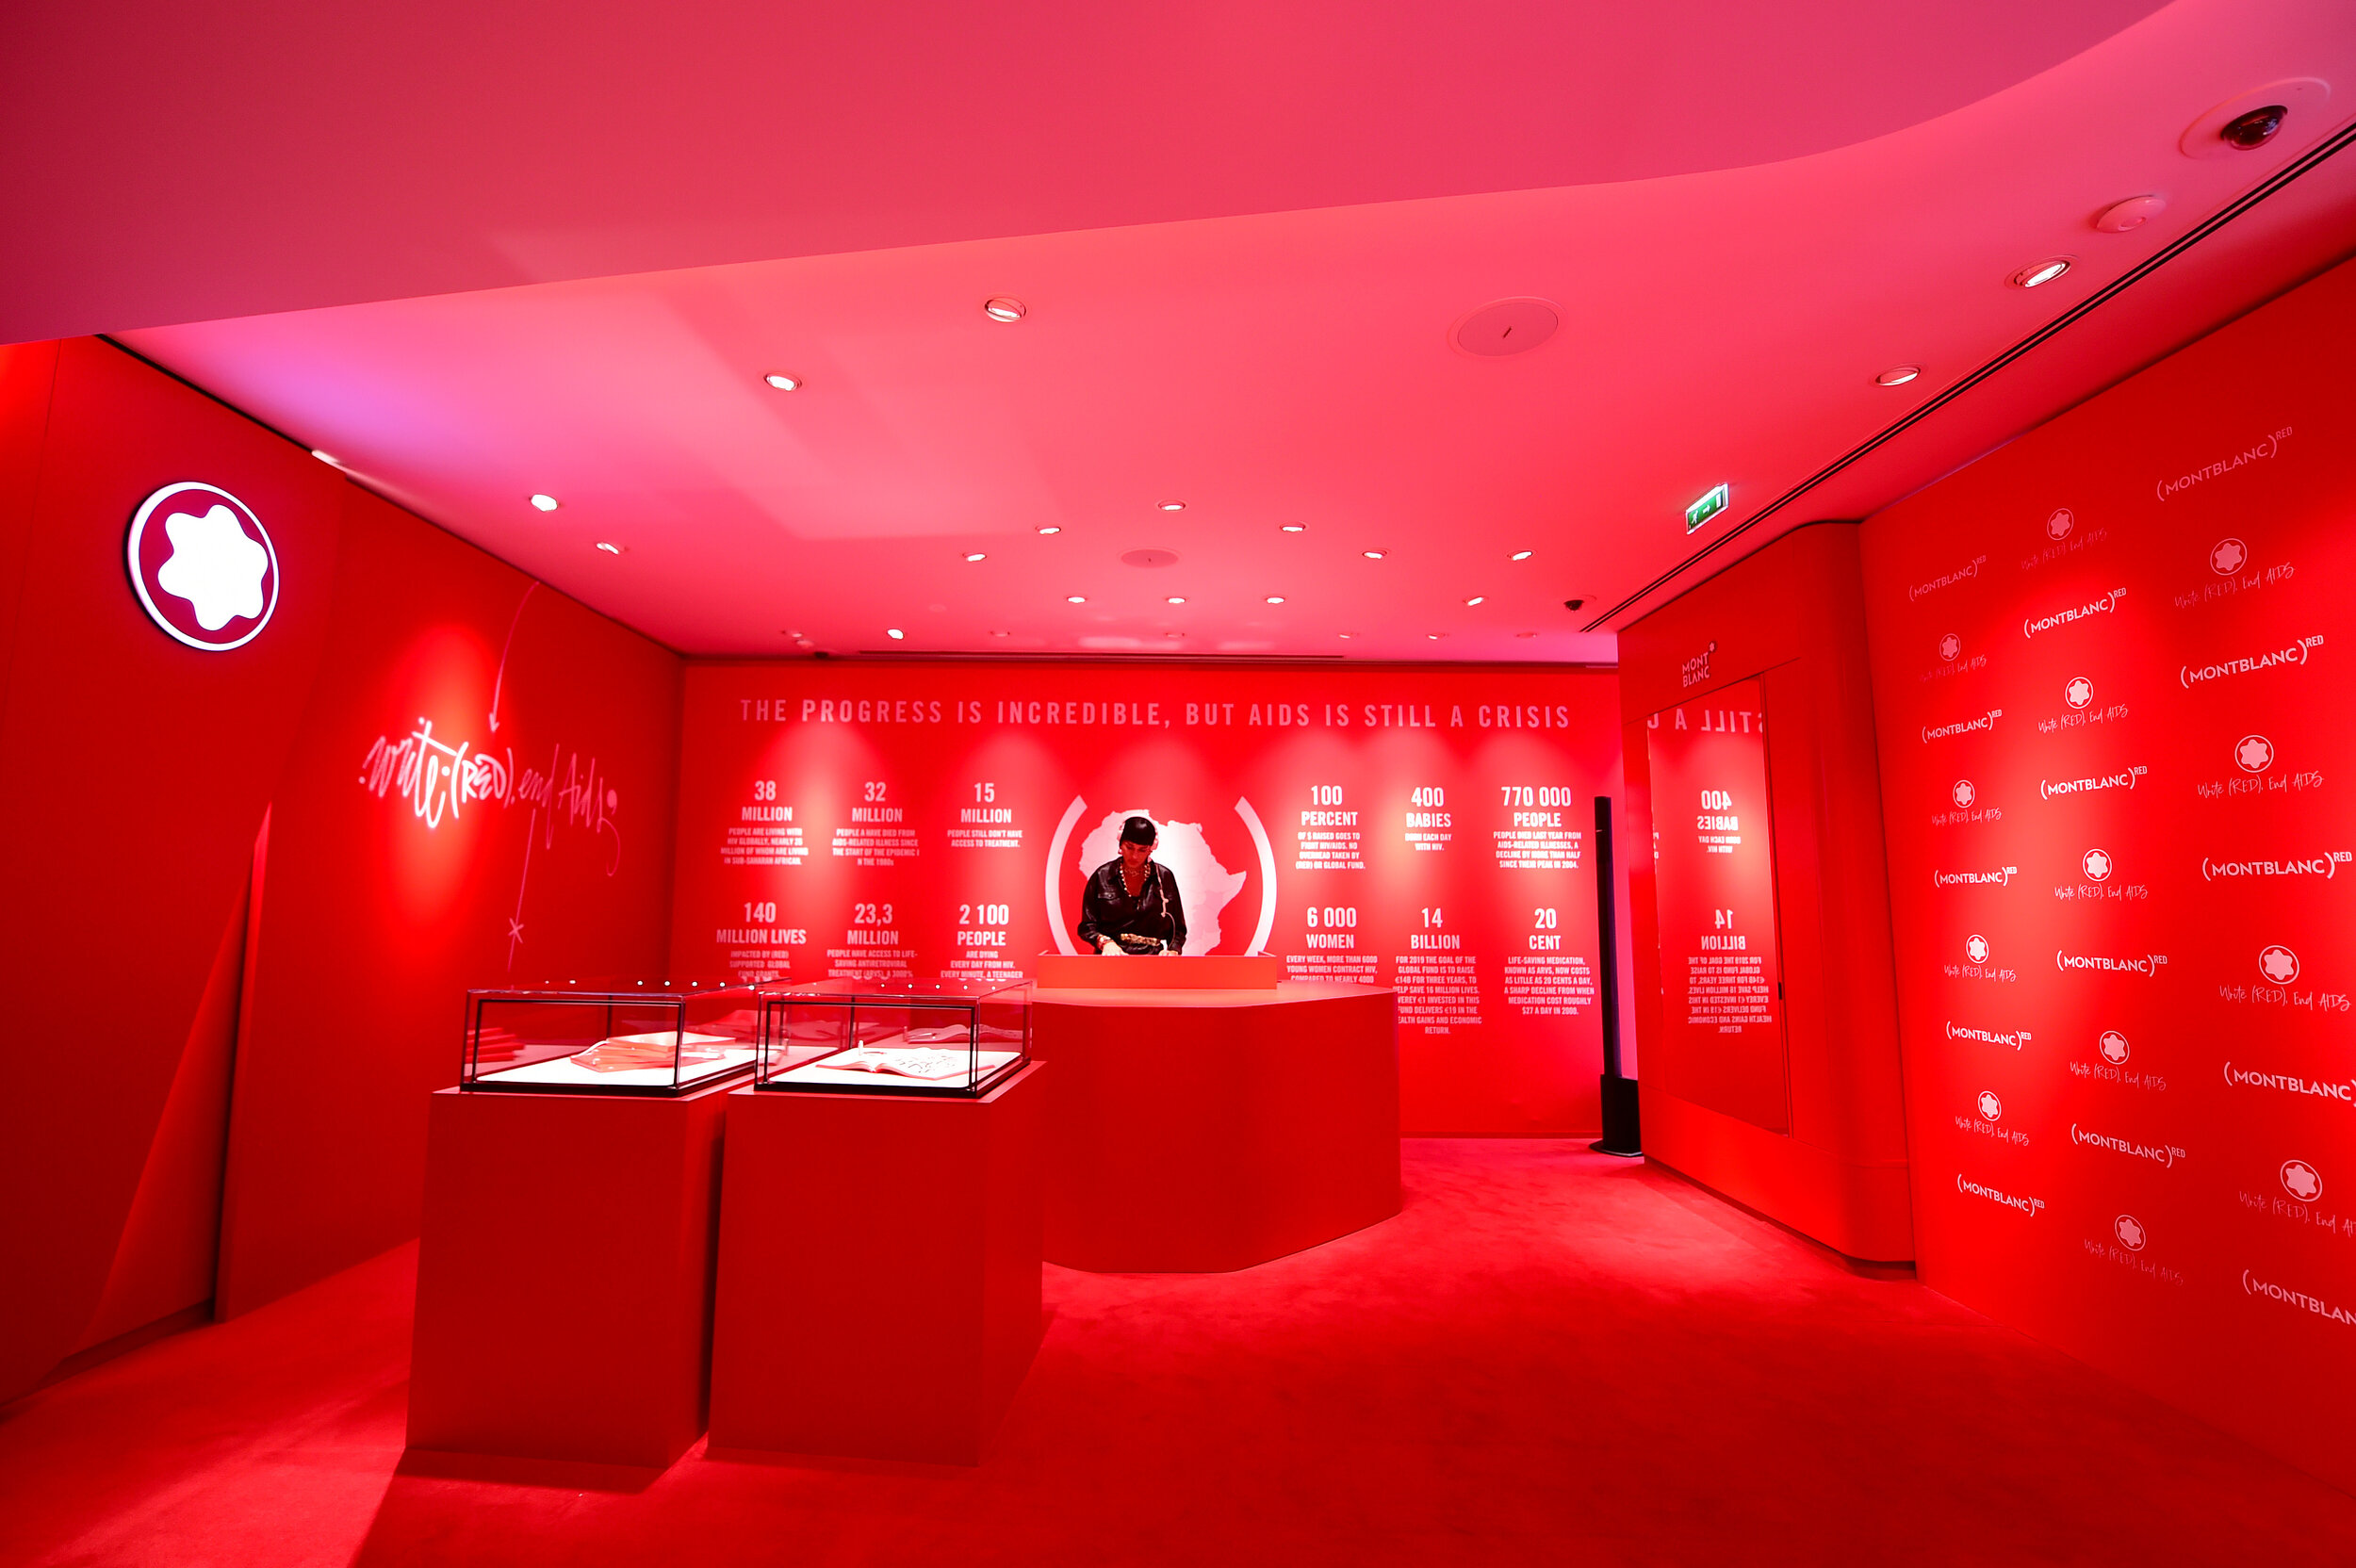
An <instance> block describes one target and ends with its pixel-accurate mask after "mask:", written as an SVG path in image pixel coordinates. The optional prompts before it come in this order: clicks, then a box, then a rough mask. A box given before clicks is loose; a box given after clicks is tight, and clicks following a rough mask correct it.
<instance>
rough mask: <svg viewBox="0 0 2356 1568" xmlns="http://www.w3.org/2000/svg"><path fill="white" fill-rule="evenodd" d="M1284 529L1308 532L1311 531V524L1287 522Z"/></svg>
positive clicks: (1291, 531) (1290, 531)
mask: <svg viewBox="0 0 2356 1568" xmlns="http://www.w3.org/2000/svg"><path fill="white" fill-rule="evenodd" d="M1284 531H1285V532H1286V533H1306V532H1308V531H1309V525H1308V524H1306V523H1286V524H1285V525H1284Z"/></svg>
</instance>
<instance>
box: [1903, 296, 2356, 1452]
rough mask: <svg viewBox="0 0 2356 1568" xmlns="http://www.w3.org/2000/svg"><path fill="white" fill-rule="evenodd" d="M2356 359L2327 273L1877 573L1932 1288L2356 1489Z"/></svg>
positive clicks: (1919, 1189)
mask: <svg viewBox="0 0 2356 1568" xmlns="http://www.w3.org/2000/svg"><path fill="white" fill-rule="evenodd" d="M2352 353H2356V269H2349V268H2342V269H2341V270H2338V271H2335V272H2332V273H2331V274H2328V275H2326V276H2325V277H2324V278H2322V279H2321V280H2319V281H2317V282H2315V283H2314V284H2311V285H2309V286H2306V287H2305V288H2302V289H2300V290H2299V291H2297V292H2296V293H2293V294H2291V295H2288V296H2286V297H2284V298H2283V299H2282V300H2280V301H2278V302H2275V303H2273V304H2271V305H2269V306H2267V307H2266V308H2265V309H2263V310H2260V311H2258V312H2256V313H2254V314H2253V315H2251V316H2250V317H2247V318H2245V319H2242V320H2241V321H2238V322H2236V323H2234V324H2233V325H2232V326H2230V327H2227V328H2225V329H2224V330H2222V331H2220V332H2218V333H2217V334H2216V335H2213V336H2211V337H2209V338H2207V339H2204V340H2203V341H2201V342H2200V343H2197V344H2195V345H2193V346H2192V347H2191V348H2189V349H2186V350H2184V351H2182V352H2181V353H2178V354H2176V355H2175V356H2173V357H2172V358H2170V359H2168V360H2166V361H2164V362H2163V363H2161V364H2160V365H2158V366H2155V367H2154V368H2151V369H2150V370H2148V371H2146V372H2144V373H2143V374H2142V375H2139V376H2137V377H2135V379H2134V380H2132V381H2130V382H2127V383H2125V384H2122V385H2120V386H2119V387H2117V388H2114V389H2113V390H2112V391H2110V392H2108V393H2105V394H2104V395H2102V397H2100V398H2097V399H2095V400H2092V401H2091V402H2088V403H2086V404H2084V405H2082V406H2081V407H2079V408H2077V409H2075V410H2073V411H2072V412H2070V414H2068V415H2065V416H2064V417H2061V418H2058V419H2056V420H2054V421H2053V423H2051V424H2049V425H2047V426H2045V427H2043V428H2042V429H2040V430H2037V431H2036V432H2034V433H2031V434H2030V435H2028V436H2025V437H2023V438H2022V439H2021V440H2019V441H2017V442H2015V443H2013V444H2012V445H2011V446H2009V447H2006V448H2004V449H2002V450H2000V451H1998V452H1996V453H1994V454H1992V455H1990V456H1988V457H1987V458H1985V459H1983V460H1981V461H1980V462H1979V463H1977V464H1975V465H1973V466H1972V467H1970V468H1967V469H1965V470H1963V471H1962V472H1960V473H1958V474H1956V475H1955V476H1953V477H1951V478H1950V479H1948V480H1946V481H1944V482H1941V483H1939V484H1938V485H1936V486H1934V487H1933V488H1931V489H1930V490H1928V491H1925V492H1923V493H1922V494H1921V495H1918V496H1916V497H1914V498H1911V499H1909V500H1907V501H1906V502H1905V503H1903V504H1901V505H1899V506H1896V507H1893V508H1891V509H1890V511H1888V512H1885V513H1883V514H1881V515H1878V516H1876V517H1875V518H1873V520H1872V522H1871V523H1870V524H1869V525H1868V527H1867V529H1866V535H1865V543H1866V549H1865V558H1864V559H1865V580H1866V588H1867V601H1868V606H1869V612H1870V616H1871V622H1872V635H1873V669H1874V685H1875V695H1876V703H1877V709H1878V714H1879V721H1880V740H1881V757H1882V775H1883V779H1884V783H1885V789H1886V792H1887V797H1888V802H1889V811H1890V814H1889V825H1890V877H1891V886H1892V889H1893V894H1894V897H1893V909H1894V918H1895V925H1896V935H1897V955H1898V977H1899V988H1900V1010H1901V1018H1902V1022H1903V1037H1904V1046H1905V1055H1906V1081H1907V1115H1908V1126H1909V1136H1910V1140H1911V1144H1912V1148H1913V1151H1914V1168H1915V1176H1916V1181H1915V1215H1916V1227H1917V1235H1918V1239H1919V1254H1918V1255H1919V1257H1920V1260H1921V1266H1922V1277H1923V1279H1924V1280H1925V1281H1926V1282H1929V1283H1931V1284H1932V1285H1934V1286H1936V1287H1937V1288H1938V1289H1939V1290H1941V1291H1943V1292H1945V1293H1946V1294H1948V1295H1951V1296H1955V1297H1956V1298H1958V1299H1961V1300H1964V1301H1966V1302H1969V1303H1970V1304H1972V1306H1975V1307H1977V1308H1979V1309H1981V1310H1982V1311H1985V1312H1987V1313H1988V1314H1990V1315H1993V1316H1995V1317H1998V1318H2000V1319H2002V1320H2003V1321H2004V1322H2006V1323H2010V1324H2013V1325H2016V1326H2018V1327H2020V1328H2022V1329H2025V1330H2027V1331H2030V1332H2032V1333H2035V1334H2037V1335H2038V1336H2040V1337H2042V1338H2045V1339H2048V1340H2051V1341H2053V1343H2054V1344H2057V1345H2060V1346H2062V1347H2064V1348H2068V1349H2069V1350H2070V1351H2072V1352H2074V1353H2075V1354H2077V1355H2079V1356H2082V1357H2084V1358H2085V1359H2086V1360H2087V1361H2089V1362H2092V1363H2094V1364H2096V1365H2098V1366H2101V1367H2103V1368H2105V1369H2106V1370H2108V1371H2111V1372H2113V1373H2115V1374H2117V1375H2118V1376H2119V1377H2121V1378H2124V1379H2126V1380H2128V1381H2130V1382H2133V1383H2135V1384H2138V1385H2140V1386H2142V1387H2144V1388H2146V1389H2149V1390H2151V1392H2153V1393H2155V1394H2158V1395H2160V1396H2161V1397H2166V1398H2168V1399H2171V1400H2174V1401H2176V1402H2178V1403H2181V1404H2184V1405H2185V1406H2187V1407H2189V1408H2191V1409H2192V1410H2194V1411H2196V1412H2198V1413H2201V1414H2202V1415H2204V1416H2206V1417H2207V1418H2209V1419H2210V1420H2212V1421H2215V1422H2216V1423H2217V1424H2218V1425H2220V1426H2223V1427H2226V1428H2228V1429H2232V1430H2234V1431H2237V1432H2240V1433H2243V1434H2244V1435H2246V1436H2248V1437H2250V1439H2251V1440H2252V1441H2254V1442H2257V1443H2259V1444H2260V1445H2262V1446H2266V1447H2268V1448H2271V1449H2273V1450H2274V1451H2276V1452H2278V1453H2280V1454H2282V1455H2283V1456H2284V1457H2286V1458H2288V1459H2290V1460H2291V1461H2292V1462H2295V1463H2299V1464H2301V1465H2304V1466H2305V1467H2307V1468H2309V1469H2311V1470H2313V1471H2315V1473H2317V1474H2319V1475H2322V1476H2324V1477H2325V1478H2329V1479H2331V1480H2333V1481H2335V1482H2336V1483H2338V1484H2340V1485H2342V1486H2350V1485H2356V1428H2351V1426H2350V1425H2349V1423H2348V1418H2347V1413H2348V1406H2349V1403H2350V1397H2351V1395H2352V1394H2356V1354H2351V1350H2352V1349H2356V1011H2351V1010H2350V1009H2351V1003H2350V997H2351V996H2352V995H2356V918H2352V917H2356V906H2351V905H2350V903H2349V901H2350V900H2351V899H2356V861H2351V860H2350V859H2349V858H2348V857H2349V855H2350V852H2351V851H2356V815H2351V812H2350V809H2349V806H2348V792H2349V791H2350V790H2356V727H2351V725H2350V723H2349V722H2348V714H2349V712H2350V711H2351V700H2350V699H2351V697H2356V679H2352V678H2351V671H2350V667H2349V659H2350V655H2351V653H2356V613H2352V612H2351V609H2350V600H2349V597H2348V582H2349V581H2350V580H2351V579H2352V578H2356V527H2351V523H2356V516H2352V515H2351V513H2352V512H2356V508H2351V505H2350V503H2349V501H2348V497H2347V488H2346V484H2347V482H2346V473H2345V469H2344V468H2343V466H2342V465H2343V463H2344V462H2345V456H2346V453H2347V452H2348V449H2349V447H2350V444H2351V441H2352V440H2356V390H2351V388H2350V386H2349V384H2348V375H2347V366H2348V363H2349V360H2350V357H2351V354H2352ZM2343 877H2347V878H2348V880H2346V881H2343V880H2341V878H2343ZM2283 955H2293V956H2295V965H2296V974H2295V975H2294V974H2293V973H2292V968H2293V964H2294V959H2293V958H2292V957H2286V956H2283Z"/></svg>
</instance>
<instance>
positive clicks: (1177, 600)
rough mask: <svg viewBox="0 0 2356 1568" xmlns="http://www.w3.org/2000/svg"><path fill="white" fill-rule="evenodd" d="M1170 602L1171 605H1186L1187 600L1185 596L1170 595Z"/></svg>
mask: <svg viewBox="0 0 2356 1568" xmlns="http://www.w3.org/2000/svg"><path fill="white" fill-rule="evenodd" d="M1169 602H1170V603H1171V604H1184V603H1186V598H1185V596H1183V595H1179V594H1172V595H1170V600H1169Z"/></svg>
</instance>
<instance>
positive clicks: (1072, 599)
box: [1063, 594, 1088, 604]
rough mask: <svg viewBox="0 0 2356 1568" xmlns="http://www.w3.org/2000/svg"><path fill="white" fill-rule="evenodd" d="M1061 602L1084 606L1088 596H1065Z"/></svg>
mask: <svg viewBox="0 0 2356 1568" xmlns="http://www.w3.org/2000/svg"><path fill="white" fill-rule="evenodd" d="M1063 601H1064V603H1066V604H1086V603H1088V596H1087V595H1086V594H1066V595H1065V596H1063Z"/></svg>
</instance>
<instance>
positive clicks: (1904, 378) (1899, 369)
mask: <svg viewBox="0 0 2356 1568" xmlns="http://www.w3.org/2000/svg"><path fill="white" fill-rule="evenodd" d="M1921 374H1922V367H1921V366H1920V365H1893V366H1891V367H1890V368H1889V369H1887V370H1884V371H1883V372H1882V373H1881V374H1880V375H1878V376H1875V377H1874V378H1873V384H1874V385H1875V386H1904V385H1905V384H1906V383H1908V382H1910V381H1912V380H1913V379H1914V378H1915V377H1917V376H1919V375H1921Z"/></svg>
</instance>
